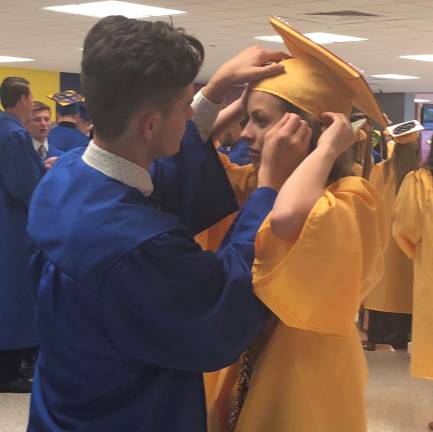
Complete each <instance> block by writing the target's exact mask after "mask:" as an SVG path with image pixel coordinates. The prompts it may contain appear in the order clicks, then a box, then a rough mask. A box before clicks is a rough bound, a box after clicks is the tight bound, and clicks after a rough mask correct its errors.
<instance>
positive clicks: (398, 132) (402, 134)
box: [386, 120, 424, 144]
mask: <svg viewBox="0 0 433 432" xmlns="http://www.w3.org/2000/svg"><path fill="white" fill-rule="evenodd" d="M423 130H424V126H423V125H422V124H421V123H420V122H419V121H417V120H410V121H406V122H403V123H399V124H396V125H393V126H389V127H387V128H386V131H387V132H388V133H389V134H390V135H391V136H392V138H393V140H394V141H395V142H396V143H398V144H410V143H412V142H414V141H416V140H417V139H418V137H419V135H420V133H421V131H423Z"/></svg>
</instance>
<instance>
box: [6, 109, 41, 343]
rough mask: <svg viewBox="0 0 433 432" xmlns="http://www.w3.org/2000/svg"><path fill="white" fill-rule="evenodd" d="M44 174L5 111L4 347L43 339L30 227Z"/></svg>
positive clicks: (19, 126) (28, 141)
mask: <svg viewBox="0 0 433 432" xmlns="http://www.w3.org/2000/svg"><path fill="white" fill-rule="evenodd" d="M43 173H44V170H43V167H42V163H41V161H40V159H39V156H38V154H37V153H36V151H35V149H34V148H33V144H32V138H31V136H30V135H29V133H28V132H27V131H26V130H25V129H24V127H23V126H22V124H21V122H20V121H19V120H18V119H17V118H16V117H15V116H13V115H11V114H9V113H7V112H2V113H0V239H1V240H0V350H13V349H19V348H25V347H31V346H35V345H37V343H38V342H37V339H36V335H35V331H34V325H33V320H34V313H33V312H34V310H33V309H34V300H35V296H34V291H33V290H32V284H31V281H30V278H29V264H30V256H31V254H30V240H29V237H28V235H27V232H26V225H27V213H28V207H29V203H30V197H31V195H32V193H33V190H34V189H35V187H36V185H37V183H38V182H39V180H40V179H41V177H42V175H43Z"/></svg>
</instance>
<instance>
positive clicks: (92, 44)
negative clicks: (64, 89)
mask: <svg viewBox="0 0 433 432" xmlns="http://www.w3.org/2000/svg"><path fill="white" fill-rule="evenodd" d="M203 59H204V49H203V46H202V44H201V43H200V42H199V41H198V40H197V39H195V38H194V37H192V36H189V35H187V34H185V32H184V31H183V30H182V29H175V28H173V27H172V26H171V25H169V24H167V23H164V22H161V21H158V22H151V21H138V20H135V19H129V18H125V17H122V16H110V17H107V18H104V19H102V20H100V21H99V22H98V23H97V24H96V25H94V26H93V28H92V29H91V30H90V32H89V33H88V34H87V37H86V39H85V41H84V51H83V60H82V63H81V69H82V71H81V84H82V90H83V93H84V96H85V97H86V101H87V107H88V110H89V113H90V115H91V116H92V119H93V124H94V126H95V130H96V133H97V135H98V136H100V137H101V138H102V139H104V140H107V141H110V140H114V139H116V138H118V137H119V136H121V135H122V134H123V132H125V130H126V128H127V126H128V124H129V121H130V119H131V116H132V115H133V114H134V113H135V112H136V111H137V110H139V109H141V108H142V107H143V106H145V105H146V104H147V105H149V106H153V107H155V108H157V109H159V110H160V111H161V112H167V111H169V110H170V108H171V107H172V106H173V104H174V101H175V99H176V97H177V96H178V94H179V92H180V91H181V90H182V89H183V88H185V87H186V86H187V85H189V84H191V83H192V82H193V81H194V79H195V78H196V76H197V74H198V72H199V70H200V67H201V64H202V63H203Z"/></svg>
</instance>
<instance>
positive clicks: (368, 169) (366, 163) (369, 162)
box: [362, 129, 373, 180]
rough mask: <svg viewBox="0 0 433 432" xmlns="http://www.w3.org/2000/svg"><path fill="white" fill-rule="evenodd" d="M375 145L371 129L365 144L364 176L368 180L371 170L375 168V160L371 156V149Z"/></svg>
mask: <svg viewBox="0 0 433 432" xmlns="http://www.w3.org/2000/svg"><path fill="white" fill-rule="evenodd" d="M372 147H373V130H372V129H370V130H369V131H368V133H367V140H366V143H365V146H364V155H363V167H362V177H363V178H365V179H366V180H368V179H369V178H370V174H371V170H372V169H373V162H372V160H371V159H372V157H371V149H372Z"/></svg>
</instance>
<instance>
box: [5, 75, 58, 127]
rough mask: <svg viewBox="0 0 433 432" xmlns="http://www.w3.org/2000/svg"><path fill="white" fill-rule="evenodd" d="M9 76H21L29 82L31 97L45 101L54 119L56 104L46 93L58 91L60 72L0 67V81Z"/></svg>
mask: <svg viewBox="0 0 433 432" xmlns="http://www.w3.org/2000/svg"><path fill="white" fill-rule="evenodd" d="M9 76H19V77H23V78H25V79H26V80H28V81H29V82H30V86H31V89H32V93H33V99H34V100H39V101H41V102H44V103H46V104H47V105H49V106H50V107H51V117H52V118H53V120H54V119H55V114H56V106H55V103H54V101H52V100H51V99H48V98H47V95H49V94H53V93H56V92H59V91H60V72H50V71H43V70H34V69H21V68H3V67H0V82H1V81H3V80H4V79H5V78H6V77H9Z"/></svg>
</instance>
